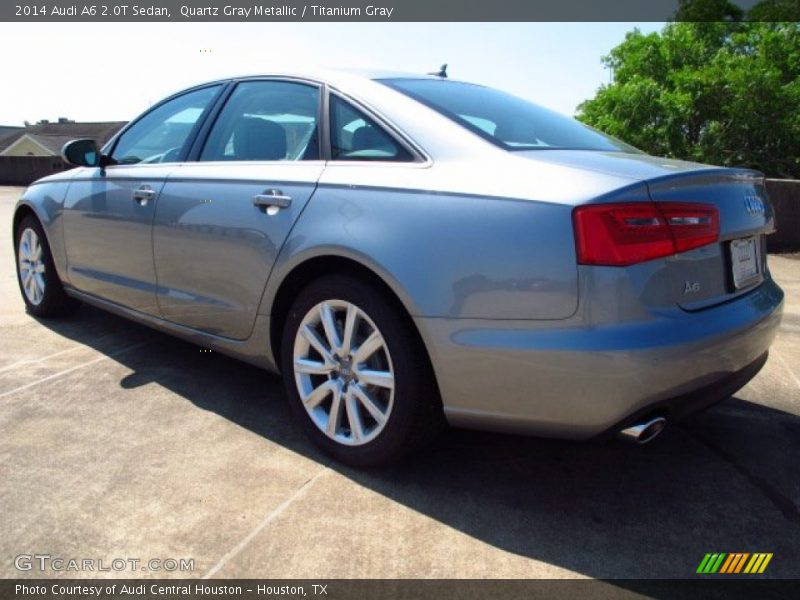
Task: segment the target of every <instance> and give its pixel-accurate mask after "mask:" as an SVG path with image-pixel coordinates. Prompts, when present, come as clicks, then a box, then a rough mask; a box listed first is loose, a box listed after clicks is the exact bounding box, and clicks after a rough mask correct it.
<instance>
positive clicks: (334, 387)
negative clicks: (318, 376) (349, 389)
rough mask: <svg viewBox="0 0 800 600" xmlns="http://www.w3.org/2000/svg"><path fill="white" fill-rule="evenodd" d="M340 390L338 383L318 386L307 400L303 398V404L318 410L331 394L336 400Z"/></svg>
mask: <svg viewBox="0 0 800 600" xmlns="http://www.w3.org/2000/svg"><path fill="white" fill-rule="evenodd" d="M338 390H339V384H338V383H337V382H335V381H326V382H324V383H321V384H320V385H318V386H317V387H316V388H314V389H313V390H312V391H311V393H309V394H308V395H307V396H306V397H305V398H303V404H305V405H306V408H316V407H317V406H319V404H320V403H321V402H322V401H323V400H325V398H327V397H328V395H329V394H331V393H333V394H334V399H335V396H336V393H337V391H338Z"/></svg>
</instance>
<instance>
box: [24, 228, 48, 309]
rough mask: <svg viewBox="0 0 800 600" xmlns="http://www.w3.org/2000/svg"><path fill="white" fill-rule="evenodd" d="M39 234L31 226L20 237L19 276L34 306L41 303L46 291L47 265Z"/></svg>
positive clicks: (26, 294) (26, 295) (27, 296)
mask: <svg viewBox="0 0 800 600" xmlns="http://www.w3.org/2000/svg"><path fill="white" fill-rule="evenodd" d="M42 252H43V248H42V244H41V242H40V240H39V236H38V235H37V234H36V232H35V231H34V230H33V229H31V228H30V227H27V228H25V230H24V231H23V232H22V235H21V236H20V238H19V253H18V257H19V258H18V261H19V278H20V281H21V282H22V289H23V290H24V291H25V297H26V298H27V299H28V301H29V302H30V303H31V304H33V305H34V306H38V305H39V304H41V302H42V300H43V299H44V292H45V286H46V283H45V279H44V273H45V266H44V257H43V256H42Z"/></svg>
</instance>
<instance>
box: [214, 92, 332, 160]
mask: <svg viewBox="0 0 800 600" xmlns="http://www.w3.org/2000/svg"><path fill="white" fill-rule="evenodd" d="M318 110H319V88H317V87H315V86H312V85H307V84H303V83H296V82H290V81H246V82H243V83H240V84H239V85H237V86H236V89H235V90H234V92H233V94H232V95H231V97H230V98H229V99H228V101H227V103H226V104H225V107H224V108H223V109H222V112H221V113H220V115H219V118H218V119H217V121H216V123H214V126H213V127H212V128H211V132H210V133H209V135H208V139H207V140H206V143H205V146H204V147H203V151H202V152H201V153H200V160H201V161H226V160H231V161H234V160H235V161H265V160H267V161H271V160H289V161H296V160H317V159H319V143H318V137H319V136H318V128H317V114H318Z"/></svg>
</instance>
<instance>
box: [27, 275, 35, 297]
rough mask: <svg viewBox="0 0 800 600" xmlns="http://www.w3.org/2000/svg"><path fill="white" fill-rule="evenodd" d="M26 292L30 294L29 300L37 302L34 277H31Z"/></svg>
mask: <svg viewBox="0 0 800 600" xmlns="http://www.w3.org/2000/svg"><path fill="white" fill-rule="evenodd" d="M25 292H26V293H27V294H28V300H30V301H31V302H36V291H35V289H34V284H33V277H29V278H28V281H27V283H26V284H25Z"/></svg>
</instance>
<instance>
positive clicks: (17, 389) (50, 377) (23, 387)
mask: <svg viewBox="0 0 800 600" xmlns="http://www.w3.org/2000/svg"><path fill="white" fill-rule="evenodd" d="M149 343H150V340H146V341H144V342H140V343H138V344H133V345H132V346H127V347H126V348H122V349H121V350H117V351H116V352H109V353H108V354H104V355H103V356H98V357H97V358H95V359H93V360H90V361H87V362H85V363H81V364H79V365H75V366H74V367H70V368H69V369H64V370H63V371H59V372H58V373H53V374H52V375H48V376H47V377H42V378H41V379H37V380H36V381H31V382H29V383H26V384H25V385H21V386H19V387H15V388H13V389H11V390H8V391H5V392H3V393H2V394H0V398H5V397H6V396H10V395H11V394H14V393H16V392H21V391H22V390H27V389H28V388H32V387H33V386H36V385H39V384H40V383H45V382H46V381H51V380H53V379H56V378H57V377H61V376H62V375H66V374H68V373H72V372H73V371H77V370H78V369H83V368H84V367H88V366H91V365H93V364H96V363H99V362H101V361H104V360H108V359H109V358H114V357H115V356H119V355H120V354H125V353H126V352H130V351H131V350H136V349H137V348H141V347H142V346H145V345H147V344H149Z"/></svg>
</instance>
